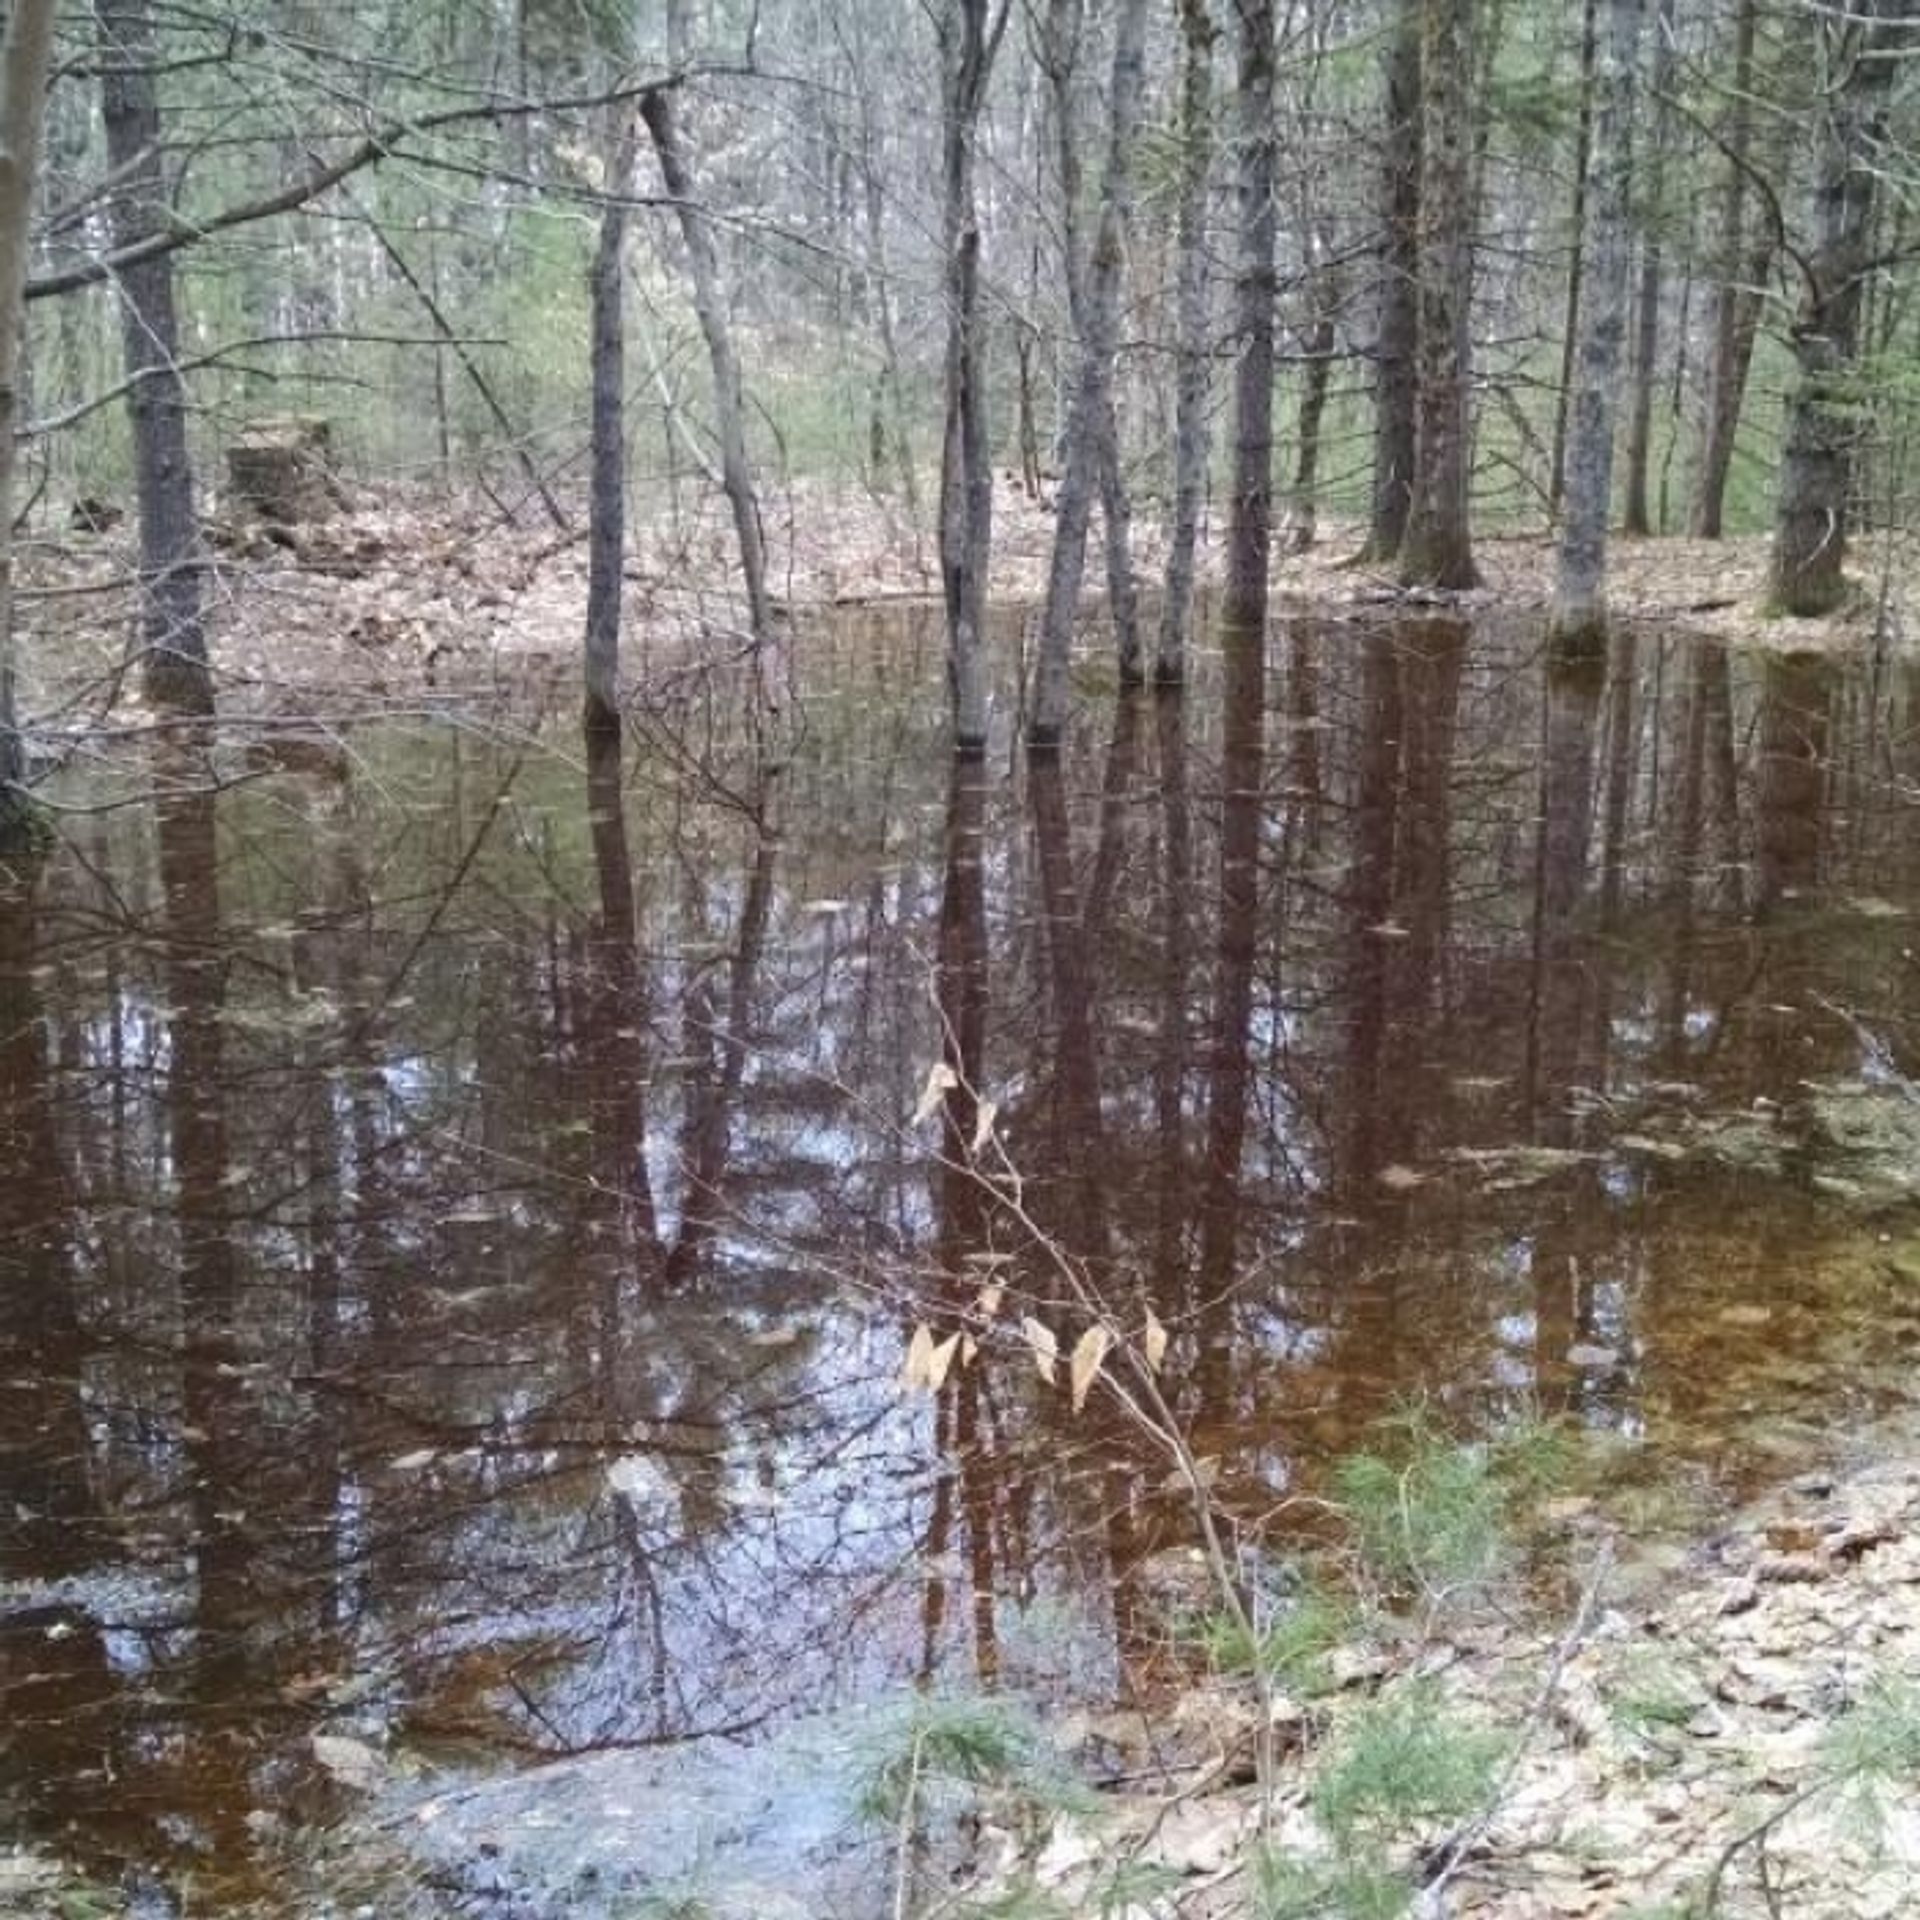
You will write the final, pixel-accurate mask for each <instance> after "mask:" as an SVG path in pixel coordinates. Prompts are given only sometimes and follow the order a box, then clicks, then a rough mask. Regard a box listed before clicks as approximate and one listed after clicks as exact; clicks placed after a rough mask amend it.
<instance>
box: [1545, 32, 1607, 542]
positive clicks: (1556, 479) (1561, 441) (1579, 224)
mask: <svg viewBox="0 0 1920 1920" xmlns="http://www.w3.org/2000/svg"><path fill="white" fill-rule="evenodd" d="M1599 31H1600V23H1599V13H1598V0H1584V6H1583V9H1582V12H1581V19H1580V120H1579V130H1578V132H1577V134H1576V135H1575V138H1574V143H1573V222H1572V225H1573V250H1572V252H1571V253H1570V254H1569V255H1568V256H1567V304H1566V312H1565V316H1564V319H1563V322H1562V325H1561V329H1560V390H1559V392H1558V394H1557V395H1556V396H1555V398H1554V406H1553V458H1552V462H1551V464H1550V466H1549V469H1548V478H1547V511H1548V512H1549V513H1550V514H1552V515H1554V517H1555V518H1558V517H1559V513H1560V503H1561V501H1562V500H1564V499H1565V498H1566V492H1567V418H1568V415H1569V414H1570V412H1571V411H1572V408H1573V388H1574V382H1575V380H1576V379H1577V378H1578V377H1579V375H1578V369H1577V367H1576V365H1575V359H1576V354H1577V343H1578V341H1579V338H1580V295H1581V289H1582V287H1583V286H1584V284H1585V281H1586V273H1587V181H1588V177H1589V176H1590V175H1591V173H1592V171H1593V82H1594V66H1595V62H1596V59H1597V58H1598V42H1599Z"/></svg>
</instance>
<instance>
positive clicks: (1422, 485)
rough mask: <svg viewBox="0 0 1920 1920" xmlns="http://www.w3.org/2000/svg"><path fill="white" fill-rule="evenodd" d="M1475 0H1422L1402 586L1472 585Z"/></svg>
mask: <svg viewBox="0 0 1920 1920" xmlns="http://www.w3.org/2000/svg"><path fill="white" fill-rule="evenodd" d="M1474 15H1475V0H1422V11H1421V23H1420V24H1421V39H1420V77H1421V95H1422V99H1421V126H1420V134H1421V156H1420V158H1421V169H1420V343H1419V354H1418V365H1419V377H1420V391H1419V402H1418V408H1417V415H1416V419H1417V426H1418V438H1417V444H1416V447H1415V455H1414V479H1413V503H1412V508H1411V511H1410V515H1409V518H1408V523H1407V533H1406V539H1405V541H1404V542H1403V544H1402V548H1401V555H1400V576H1401V579H1402V580H1403V581H1404V582H1405V583H1406V584H1407V585H1408V586H1424V587H1439V588H1443V589H1459V588H1465V587H1471V586H1473V585H1474V584H1475V583H1476V582H1477V581H1478V579H1479V572H1478V570H1477V569H1476V568H1475V566H1474V563H1473V543H1472V535H1471V532H1470V506H1469V501H1468V487H1469V482H1470V470H1469V461H1470V455H1471V448H1470V445H1469V424H1470V423H1469V417H1468V412H1469V410H1468V395H1469V391H1470V388H1471V384H1472V367H1473V351H1472V334H1471V331H1470V329H1471V323H1472V305H1473V151H1474V142H1473V101H1472V91H1471V84H1470V83H1471V80H1472V75H1473V57H1472V41H1473V28H1474Z"/></svg>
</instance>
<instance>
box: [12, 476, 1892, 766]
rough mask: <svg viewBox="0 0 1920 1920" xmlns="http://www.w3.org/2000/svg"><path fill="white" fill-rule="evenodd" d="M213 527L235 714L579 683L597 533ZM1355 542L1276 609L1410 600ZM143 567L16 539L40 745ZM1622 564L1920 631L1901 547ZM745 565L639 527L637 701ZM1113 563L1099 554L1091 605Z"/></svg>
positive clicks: (1028, 554)
mask: <svg viewBox="0 0 1920 1920" xmlns="http://www.w3.org/2000/svg"><path fill="white" fill-rule="evenodd" d="M768 520H769V526H768V531H769V551H770V555H771V558H772V562H773V574H774V578H773V587H774V591H775V593H776V594H777V596H778V597H779V599H780V601H781V602H782V604H783V605H784V606H786V607H787V608H788V609H789V610H791V611H792V612H793V613H795V614H796V615H799V616H802V617H805V616H806V615H808V614H814V613H819V612H821V611H830V610H832V609H836V608H839V609H846V608H861V607H865V608H873V607H886V606H891V605H896V604H897V605H898V606H899V607H900V608H901V609H902V610H903V611H906V612H911V610H912V609H913V608H914V606H915V605H916V604H920V605H924V606H927V607H929V608H930V607H931V606H932V605H933V596H934V595H935V594H936V593H937V588H938V581H937V577H936V575H935V572H934V562H935V554H934V543H933V540H932V537H931V535H928V536H926V537H923V538H920V539H918V540H916V539H915V538H914V537H913V535H912V533H911V530H910V529H909V528H908V527H906V526H905V525H904V524H903V522H902V521H901V519H900V518H899V516H898V515H897V514H896V513H895V512H894V511H893V510H892V509H891V508H890V506H889V505H888V503H887V502H885V501H876V500H875V499H873V498H871V497H869V496H866V495H860V494H853V493H849V492H830V491H827V490H825V489H814V488H806V487H800V488H796V489H794V490H793V491H792V492H790V493H788V494H785V495H783V496H781V497H780V499H779V500H778V502H777V503H770V507H769V515H768ZM212 531H213V535H214V538H213V543H212V546H213V569H212V575H211V579H212V591H211V594H210V629H211V644H212V649H213V654H214V658H215V662H216V673H217V676H218V680H219V685H220V692H221V698H222V704H223V709H232V710H234V711H236V712H243V713H261V712H267V713H275V714H282V715H298V714H309V715H318V716H323V717H327V716H332V715H335V714H339V715H342V716H346V715H350V714H352V713H356V712H364V711H367V710H369V709H371V708H377V707H381V706H385V705H392V704H395V703H400V704H405V703H409V702H416V701H420V700H422V699H427V700H436V701H439V700H445V699H447V698H449V697H455V698H463V699H480V700H497V699H508V700H512V701H515V702H521V701H524V700H525V699H526V698H527V697H528V696H529V695H539V694H540V693H541V692H542V691H543V690H547V689H551V688H553V687H555V686H556V685H564V686H570V685H571V680H572V675H573V672H574V665H575V662H576V660H577V657H578V652H579V647H580V635H581V631H582V626H583V622H584V617H585V605H586V581H587V553H586V542H585V535H584V521H583V520H580V521H578V522H577V524H576V525H575V526H574V527H573V528H572V529H570V530H569V531H566V532H562V531H560V530H558V529H557V528H555V527H554V526H552V525H549V524H547V523H546V522H544V521H541V522H534V521H532V520H531V519H527V518H525V517H523V519H522V522H521V524H518V525H509V524H507V523H506V522H505V521H504V520H503V518H502V516H501V514H500V513H499V511H498V510H497V509H496V508H495V507H494V506H493V505H492V504H490V503H489V502H488V501H487V500H485V499H483V498H481V497H480V496H479V495H477V494H476V495H467V496H461V497H456V498H454V499H451V500H448V499H445V498H433V497H429V496H426V495H423V494H413V495H407V494H401V493H399V492H388V493H386V494H382V495H379V496H375V495H372V494H369V493H366V492H364V491H363V493H362V494H361V495H360V496H359V498H358V501H357V504H356V505H355V506H354V508H353V509H352V510H350V511H346V512H342V513H340V514H338V515H336V516H335V517H334V518H332V519H329V520H326V521H322V522H317V523H315V524H312V525H308V526H304V527H300V528H297V529H293V530H291V531H289V532H287V533H285V534H282V535H276V536H269V535H268V534H267V533H266V532H265V531H263V530H261V529H258V528H247V527H235V526H230V525H224V524H216V525H215V526H214V528H213V529H212ZM1215 531H1216V532H1217V531H1218V530H1217V529H1215ZM1096 533H1097V530H1096ZM1052 539H1053V519H1052V515H1051V513H1050V512H1049V511H1048V510H1047V508H1046V507H1045V505H1044V504H1042V503H1039V502H1035V501H1032V500H1029V499H1028V498H1027V497H1026V496H1025V495H1024V494H1023V493H1021V492H1020V491H1019V490H1018V489H1017V488H1011V487H1003V488H1002V489H1001V491H1000V494H999V496H998V499H997V501H996V507H995V534H994V550H993V582H992V585H993V593H994V597H995V599H996V600H997V601H998V602H1000V603H1001V604H1003V605H1011V606H1014V607H1019V606H1021V605H1026V604H1032V603H1033V602H1035V601H1037V599H1038V597H1039V596H1040V595H1041V594H1042V593H1043V591H1044V588H1045V580H1046V569H1047V564H1048V557H1049V554H1050V551H1051V546H1052ZM1358 544H1359V542H1358V533H1357V530H1356V529H1355V528H1353V527H1351V526H1348V525H1344V524H1340V523H1329V524H1326V525H1324V526H1323V527H1322V528H1321V530H1320V534H1319V538H1318V541H1317V543H1316V545H1315V546H1314V547H1313V548H1312V549H1311V550H1310V551H1309V552H1307V553H1304V554H1289V555H1284V556H1282V557H1280V558H1278V559H1276V562H1275V572H1274V581H1275V586H1276V589H1277V591H1278V592H1279V594H1280V595H1281V596H1282V599H1283V601H1284V602H1289V603H1291V604H1292V605H1294V606H1295V607H1297V608H1301V609H1322V610H1325V611H1327V612H1328V613H1330V614H1334V615H1339V614H1344V613H1358V612H1364V611H1366V610H1369V609H1372V610H1384V609H1387V608H1391V607H1393V606H1395V605H1400V604H1404V601H1403V597H1402V596H1401V594H1400V593H1399V591H1398V589H1397V588H1396V586H1395V584H1394V582H1393V580H1392V578H1391V576H1390V575H1389V574H1388V573H1386V572H1385V571H1382V570H1378V569H1374V568H1370V567H1366V566H1360V565H1355V564H1353V563H1352V560H1351V556H1352V555H1353V554H1354V552H1355V551H1356V549H1357V546H1358ZM1478 551H1479V557H1480V563H1481V568H1482V571H1483V573H1484V576H1485V580H1484V584H1483V585H1482V586H1481V587H1480V588H1479V589H1478V590H1477V591H1476V592H1474V593H1471V594H1468V595H1465V596H1460V597H1459V600H1458V603H1459V604H1460V605H1461V607H1462V609H1463V610H1464V611H1467V612H1476V611H1481V610H1494V609H1499V610H1507V611H1515V612H1519V613H1522V614H1525V613H1527V612H1529V611H1535V610H1541V609H1544V608H1545V607H1546V605H1547V604H1548V602H1549V600H1550V598H1551V592H1552V577H1553V560H1554V553H1553V542H1552V540H1551V538H1550V537H1549V536H1547V535H1545V534H1543V533H1534V534H1513V535H1507V536H1492V537H1486V538H1483V539H1482V540H1481V541H1480V543H1479V549H1478ZM1217 555H1218V548H1217V542H1215V543H1213V544H1211V545H1209V546H1205V547H1203V552H1202V558H1201V569H1202V575H1203V578H1204V577H1205V575H1206V574H1207V573H1208V572H1209V571H1210V569H1211V566H1212V563H1213V562H1214V561H1215V560H1216V559H1217ZM132 558H133V545H132V539H131V535H130V532H129V531H128V530H127V529H125V528H121V529H116V530H115V531H112V532H108V533H103V534H94V533H86V532H82V531H78V530H72V529H67V528H61V529H59V530H58V531H57V532H56V533H47V532H43V533H41V534H40V535H38V536H37V537H35V538H32V539H30V540H29V541H28V542H27V543H26V545H25V548H24V551H23V555H22V582H23V601H24V605H25V613H26V619H25V625H26V640H25V644H24V646H23V655H24V668H25V677H26V692H27V698H26V706H27V709H28V711H29V713H31V714H33V715H34V716H35V717H36V721H37V723H38V724H40V725H41V726H43V727H44V728H46V729H47V730H48V731H49V732H52V733H55V734H57V733H59V732H61V731H63V730H67V729H71V728H75V727H79V726H84V725H97V724H99V723H100V721H101V720H102V718H103V717H104V716H105V715H107V714H109V713H113V712H118V711H123V710H124V709H125V708H126V707H127V706H128V705H129V704H132V705H135V706H137V701H138V694H137V689H136V688H134V687H132V686H130V685H128V684H127V683H126V679H125V676H124V674H123V671H122V664H121V663H122V661H123V660H124V658H125V651H126V640H127V634H128V629H129V624H130V594H129V592H128V587H127V582H128V579H129V577H130V569H131V566H132ZM1890 559H1892V560H1894V561H1897V563H1898V564H1892V565H1890V564H1888V562H1889V560H1890ZM1135 563H1136V572H1137V575H1138V577H1139V578H1140V579H1141V581H1142V582H1143V583H1152V582H1154V581H1157V580H1158V578H1159V577H1160V574H1161V571H1162V569H1163V566H1164V539H1163V537H1162V534H1161V532H1160V530H1159V529H1157V528H1156V527H1155V526H1154V525H1153V524H1151V523H1150V522H1148V521H1146V520H1145V519H1143V520H1142V521H1141V522H1140V523H1139V525H1138V527H1137V529H1136V545H1135ZM1611 564H1612V585H1611V592H1612V598H1613V603H1614V605H1615V607H1616V608H1617V610H1619V611H1620V612H1623V613H1626V614H1629V615H1631V616H1633V617H1634V618H1636V619H1637V620H1639V621H1641V622H1644V623H1648V624H1651V625H1657V626H1660V627H1663V628H1666V629H1669V630H1672V629H1680V630H1684V631H1686V632H1688V633H1692V634H1697V635H1700V636H1703V637H1707V638H1712V639H1718V640H1722V641H1725V642H1728V643H1732V644H1744V645H1758V646H1774V647H1792V648H1810V647H1814V648H1827V647H1837V646H1849V645H1855V644H1861V643H1864V642H1866V641H1868V640H1870V639H1871V638H1872V636H1873V635H1874V633H1875V632H1876V630H1878V629H1882V628H1884V630H1885V631H1886V632H1887V633H1888V634H1889V635H1890V636H1891V640H1892V643H1893V644H1894V645H1896V646H1898V645H1901V644H1904V643H1905V642H1906V641H1907V639H1908V637H1909V636H1911V635H1915V634H1920V555H1913V556H1908V555H1905V554H1901V555H1896V556H1889V555H1887V554H1885V553H1882V552H1879V551H1877V550H1876V549H1874V548H1873V547H1872V546H1870V545H1864V544H1863V546H1862V547H1861V549H1860V550H1859V551H1858V553H1857V554H1856V558H1855V573H1856V577H1857V579H1858V581H1859V587H1858V591H1857V593H1856V596H1855V599H1854V601H1853V603H1852V604H1851V605H1850V606H1849V607H1848V608H1847V609H1845V610H1844V611H1843V612H1841V613H1840V614H1838V615H1835V616H1834V617H1832V618H1830V619H1826V620H1812V621H1809V620H1783V619H1775V618H1771V617H1769V616H1768V615H1767V614H1766V612H1765V610H1764V602H1765V595H1766V566H1767V542H1766V540H1765V539H1764V538H1763V537H1760V536H1747V537H1740V538H1734V539H1729V540H1724V541H1700V540H1691V539H1681V538H1671V539H1658V540H1619V541H1616V542H1615V544H1614V548H1613V554H1612V562H1611ZM734 571H735V569H734V561H733V545H732V534H731V530H730V527H729V525H728V523H727V521H726V519H725V517H724V515H723V514H722V513H720V512H718V511H717V510H715V508H714V507H713V505H712V503H707V504H705V505H703V506H702V507H701V508H700V509H699V510H698V511H689V512H688V513H687V514H686V515H684V516H664V517H657V518H654V519H651V520H646V521H644V522H643V523H642V524H640V525H639V526H637V527H636V528H635V530H634V532H633V535H632V537H631V540H630V558H629V563H628V582H629V585H628V598H627V641H626V662H625V665H626V672H627V677H628V679H629V682H630V683H631V684H633V685H635V686H637V687H640V688H643V689H644V688H646V687H648V686H649V685H650V684H652V683H653V682H655V681H657V680H659V679H660V678H663V677H665V678H671V676H672V675H673V674H675V673H676V672H679V671H682V670H684V669H686V668H687V667H689V666H697V665H699V664H701V663H708V662H712V661H713V660H715V659H717V658H725V657H726V656H727V655H729V654H738V652H739V651H740V649H741V647H742V646H743V644H744V635H743V632H742V627H743V612H742V609H741V607H740V606H739V605H738V603H737V599H736V596H735V594H734V590H733V580H734ZM1102 572H1103V570H1102V567H1101V564H1100V561H1099V556H1098V553H1097V551H1095V552H1093V553H1091V554H1090V556H1089V566H1088V576H1087V589H1088V592H1089V595H1090V596H1091V595H1094V594H1096V593H1097V591H1098V587H1099V583H1100V581H1101V578H1102ZM1889 582H1891V586H1889ZM1883 608H1884V609H1885V611H1886V615H1887V617H1886V618H1885V619H1884V620H1883V619H1882V617H1881V614H1882V609H1883Z"/></svg>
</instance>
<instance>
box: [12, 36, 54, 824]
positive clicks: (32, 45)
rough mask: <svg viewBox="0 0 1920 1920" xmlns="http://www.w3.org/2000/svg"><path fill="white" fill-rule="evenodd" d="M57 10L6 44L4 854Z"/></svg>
mask: <svg viewBox="0 0 1920 1920" xmlns="http://www.w3.org/2000/svg"><path fill="white" fill-rule="evenodd" d="M54 12H55V5H54V0H13V6H12V7H11V8H10V9H9V11H8V17H7V28H6V41H5V44H4V46H0V854H5V853H10V852H12V851H14V850H15V849H16V847H17V846H18V844H19V843H20V842H22V841H23V840H25V839H26V838H27V837H28V832H29V826H30V820H31V811H30V808H29V805H28V802H27V798H26V794H25V791H24V789H23V787H22V785H21V783H22V781H23V780H24V779H25V778H26V771H27V756H26V747H25V744H24V742H23V741H22V740H21V738H20V715H19V710H18V706H17V704H16V703H17V701H18V698H19V696H18V693H17V692H16V689H15V680H16V673H15V665H14V661H15V645H16V638H17V636H16V634H15V630H14V597H13V516H14V505H15V502H14V494H15V477H16V474H17V471H18V464H19V452H18V442H17V441H16V440H15V439H14V432H15V428H16V424H17V422H18V418H19V378H20V331H21V319H22V310H23V305H24V295H25V289H26V282H27V262H28V259H29V258H30V256H31V253H32V244H33V235H32V231H31V222H32V218H33V198H34V190H35V187H36V185H37V184H38V179H39V173H40V139H41V129H42V127H43V126H44V124H45V117H46V104H47V74H48V71H49V69H50V68H51V66H52V62H53V16H54Z"/></svg>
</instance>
